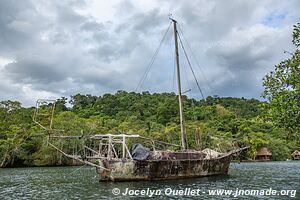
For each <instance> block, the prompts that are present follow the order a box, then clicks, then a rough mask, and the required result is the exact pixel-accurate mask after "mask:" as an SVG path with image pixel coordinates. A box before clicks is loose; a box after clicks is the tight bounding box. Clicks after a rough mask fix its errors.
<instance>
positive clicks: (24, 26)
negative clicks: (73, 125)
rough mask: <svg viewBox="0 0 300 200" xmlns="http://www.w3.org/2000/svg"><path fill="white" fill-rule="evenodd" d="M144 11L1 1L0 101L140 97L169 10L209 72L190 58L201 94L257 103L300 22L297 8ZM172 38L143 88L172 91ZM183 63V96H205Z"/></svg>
mask: <svg viewBox="0 0 300 200" xmlns="http://www.w3.org/2000/svg"><path fill="white" fill-rule="evenodd" d="M98 3H99V2H98ZM144 3H146V4H147V5H145V6H144V5H143V4H141V2H140V1H135V0H131V1H116V2H115V3H114V4H106V2H102V3H101V4H103V5H102V6H100V7H99V8H98V7H97V8H96V9H97V12H96V13H95V12H93V9H95V8H94V7H93V6H97V5H98V4H95V2H93V1H86V2H85V1H75V0H69V1H59V0H56V1H46V0H45V1H37V0H24V1H11V0H10V1H7V0H0V4H1V6H0V100H4V99H8V98H10V99H16V100H19V101H22V102H24V104H25V105H27V106H29V105H33V104H34V101H35V99H36V98H39V97H43V98H56V97H59V96H69V95H72V94H75V93H78V92H80V93H90V94H94V95H100V94H103V93H104V92H115V91H117V90H120V89H123V90H130V91H132V90H134V89H135V87H136V86H137V85H138V82H139V79H140V78H141V76H142V74H143V72H144V70H145V69H146V66H147V64H148V62H149V61H150V57H151V56H152V54H153V52H154V50H155V48H156V47H157V45H158V43H159V41H160V39H161V37H162V35H163V33H164V31H165V30H166V28H167V26H168V24H169V21H168V19H167V15H168V12H170V11H171V12H173V16H174V17H175V18H176V19H177V20H178V21H179V23H180V27H181V28H182V29H183V31H184V36H185V37H186V38H187V39H188V40H189V42H190V45H191V47H192V49H193V50H194V54H195V56H196V57H197V60H198V61H199V63H200V65H201V67H202V71H203V72H204V73H201V71H200V70H199V68H198V67H197V65H196V62H195V60H194V59H193V58H192V57H191V60H192V64H193V66H194V70H195V72H196V75H197V77H198V78H199V82H200V84H201V86H202V88H203V90H204V93H205V95H214V94H218V95H221V96H245V97H248V98H251V97H255V98H258V97H259V96H260V93H261V90H262V87H261V79H262V77H263V76H264V75H265V74H266V73H267V72H268V71H270V70H271V69H272V68H273V66H274V65H275V64H276V63H278V62H279V61H280V60H282V59H284V58H285V57H286V55H284V54H283V49H287V50H291V51H292V50H293V47H292V45H291V42H290V41H291V28H292V25H293V24H294V23H296V22H297V21H296V20H297V19H299V15H300V14H299V12H298V10H299V9H298V8H300V4H299V2H298V1H289V2H285V3H283V2H281V1H263V2H258V1H257V2H256V1H250V2H245V1H240V0H236V1H233V2H230V3H228V2H223V1H206V0H202V1H188V2H187V1H183V0H182V1H178V3H176V5H174V4H173V3H172V2H170V1H169V0H165V1H159V2H155V1H145V2H144ZM98 6H99V5H98ZM101 9H102V10H101ZM98 10H99V11H98ZM102 12H103V13H110V17H106V18H108V20H103V19H104V18H105V17H104V16H102V14H101V13H102ZM103 15H105V14H103ZM106 15H107V14H106ZM171 36H172V33H171V32H170V33H169V34H168V39H167V40H166V41H165V43H164V45H163V47H162V49H161V51H160V53H159V55H158V57H157V60H156V61H155V63H154V65H153V67H152V70H151V71H150V73H149V75H148V77H147V79H146V81H145V84H144V85H143V87H142V88H141V90H150V91H153V92H154V91H155V92H159V91H161V92H162V91H172V90H174V84H173V74H174V73H173V64H174V63H173V61H174V47H173V44H172V42H173V38H172V37H171ZM188 51H189V50H188ZM181 59H182V63H181V64H182V69H183V70H182V76H183V79H184V80H183V88H184V89H190V88H192V92H191V93H189V95H190V96H191V97H197V98H199V97H200V95H199V93H197V92H198V91H197V88H196V85H195V84H194V83H193V81H192V76H191V72H190V71H189V68H188V67H187V62H186V61H184V57H183V56H182V57H181ZM184 69H185V70H184ZM185 71H186V72H185ZM187 76H189V77H187ZM186 79H188V82H187V81H186ZM175 88H176V87H175Z"/></svg>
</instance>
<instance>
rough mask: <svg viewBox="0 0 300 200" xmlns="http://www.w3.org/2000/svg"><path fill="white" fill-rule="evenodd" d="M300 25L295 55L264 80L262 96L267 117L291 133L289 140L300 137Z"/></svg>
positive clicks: (294, 35)
mask: <svg viewBox="0 0 300 200" xmlns="http://www.w3.org/2000/svg"><path fill="white" fill-rule="evenodd" d="M299 32H300V24H298V25H296V26H294V31H293V44H294V45H295V47H296V50H295V52H294V53H293V55H292V56H291V57H290V58H288V59H286V60H284V61H282V62H280V63H279V64H278V65H276V66H275V70H274V71H271V72H270V73H268V74H267V75H266V76H265V77H264V79H263V86H264V87H265V89H264V92H263V94H262V96H263V97H264V98H267V100H268V101H269V103H268V104H264V108H266V109H265V110H266V111H267V113H266V116H267V117H269V119H270V120H272V121H274V122H275V124H276V125H277V126H278V127H282V128H284V129H285V130H287V131H288V132H289V135H288V138H291V139H299V137H300V123H299V121H300V51H299V49H298V48H299V45H300V43H299V40H300V35H299Z"/></svg>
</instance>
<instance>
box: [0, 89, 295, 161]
mask: <svg viewBox="0 0 300 200" xmlns="http://www.w3.org/2000/svg"><path fill="white" fill-rule="evenodd" d="M69 103H70V104H71V105H72V106H71V107H69V108H68V107H67V106H66V105H67V98H64V97H62V98H60V99H58V100H57V102H56V109H55V115H54V120H53V129H55V130H64V131H63V132H60V131H58V133H57V134H65V135H82V134H83V135H88V134H97V133H114V134H117V133H128V134H140V135H143V136H147V137H152V138H154V139H157V140H161V141H166V142H170V143H175V144H180V126H179V110H178V96H177V95H176V94H174V93H162V94H157V93H155V94H150V93H148V92H143V93H134V92H125V91H119V92H117V93H116V94H104V95H103V96H99V97H97V96H92V95H81V94H77V95H74V96H71V98H70V101H69ZM261 105H262V103H261V102H260V101H258V100H256V99H245V98H232V97H227V98H219V97H208V98H207V99H206V101H204V100H195V99H189V98H187V97H186V96H184V110H185V112H184V113H185V120H186V129H187V137H188V146H189V148H191V149H204V148H212V149H217V150H219V151H228V150H231V149H233V148H236V147H238V146H246V145H250V146H251V148H250V150H249V151H248V154H247V157H248V158H250V159H253V158H254V157H255V151H256V149H257V148H258V147H260V146H268V147H269V148H270V149H271V150H272V152H273V158H274V159H275V160H281V159H287V158H289V156H290V153H291V152H292V151H293V150H294V149H296V148H297V145H298V144H297V142H296V141H295V140H293V138H290V137H289V134H288V133H287V132H286V131H285V130H283V129H281V128H277V127H276V126H274V124H273V123H272V122H268V121H266V120H265V119H264V117H263V116H264V112H263V111H262V109H261ZM34 109H35V108H33V107H32V108H24V107H22V106H21V103H19V102H16V101H2V102H1V103H0V118H1V120H0V155H1V156H0V158H1V160H0V165H1V166H2V167H5V166H24V165H25V166H43V165H59V164H69V161H67V160H66V159H65V158H62V156H61V155H60V153H59V152H56V150H55V149H52V148H51V147H50V146H49V145H47V133H46V132H45V131H44V130H43V129H41V128H40V127H39V126H38V125H36V124H35V123H34V122H33V120H32V115H33V113H34ZM58 145H60V144H58ZM63 145H64V144H61V146H63ZM66 148H67V147H66Z"/></svg>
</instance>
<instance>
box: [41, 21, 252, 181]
mask: <svg viewBox="0 0 300 200" xmlns="http://www.w3.org/2000/svg"><path fill="white" fill-rule="evenodd" d="M170 19H171V18H170ZM171 22H172V23H173V28H174V41H175V52H176V67H177V81H178V103H179V115H180V127H181V145H175V144H170V143H166V142H163V141H155V140H153V139H151V138H145V137H143V136H141V135H130V134H96V135H90V136H62V135H53V134H49V137H50V138H51V139H65V140H83V141H84V142H85V143H84V146H83V149H82V151H80V154H78V155H76V154H71V153H68V152H65V151H63V150H62V149H60V148H58V147H57V146H55V145H54V144H52V143H51V142H50V141H49V145H51V146H52V147H53V148H55V149H56V150H58V151H59V152H61V153H62V154H63V155H65V156H66V157H68V158H71V159H73V160H76V161H78V162H81V163H84V164H87V165H90V166H93V167H95V168H96V170H97V173H98V174H99V179H100V181H140V180H166V179H180V178H192V177H202V176H212V175H224V174H227V173H228V168H229V165H230V162H231V159H232V157H233V155H234V154H236V153H238V152H240V151H242V150H244V149H246V148H247V147H245V148H239V149H236V150H233V151H230V152H227V153H219V152H216V151H213V150H211V149H205V150H202V151H196V150H191V149H188V148H187V139H186V130H185V123H184V115H183V104H182V92H181V82H180V81H181V80H180V66H179V51H178V32H177V21H176V20H174V19H171ZM170 25H171V24H170ZM46 102H47V101H46V100H39V101H38V102H37V107H36V108H37V109H36V112H35V116H37V115H38V114H39V111H38V109H39V108H40V107H41V106H42V105H45V103H46ZM51 105H53V107H55V103H53V102H52V104H51ZM53 110H54V108H53V109H52V116H53ZM35 119H37V117H36V118H35ZM35 121H36V123H38V121H37V120H35ZM51 124H52V121H51ZM39 125H41V124H39ZM50 128H51V126H50ZM50 132H51V133H53V132H55V131H50ZM131 140H133V142H132V141H131ZM134 140H136V141H138V142H136V141H134ZM128 143H129V144H131V146H132V148H129V145H128ZM141 143H143V144H141ZM133 144H134V145H133ZM145 144H147V145H148V146H147V147H146V145H145ZM157 146H163V147H164V149H162V150H161V149H158V148H157ZM169 148H173V149H174V148H177V149H180V150H177V151H171V150H167V149H169Z"/></svg>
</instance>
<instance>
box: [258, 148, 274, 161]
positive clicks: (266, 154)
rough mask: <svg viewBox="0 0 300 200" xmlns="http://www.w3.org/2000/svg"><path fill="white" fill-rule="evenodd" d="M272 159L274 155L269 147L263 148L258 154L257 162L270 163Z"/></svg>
mask: <svg viewBox="0 0 300 200" xmlns="http://www.w3.org/2000/svg"><path fill="white" fill-rule="evenodd" d="M271 159H272V153H271V151H269V149H268V148H267V147H261V148H259V149H258V150H257V152H256V157H255V160H257V161H270V160H271Z"/></svg>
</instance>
